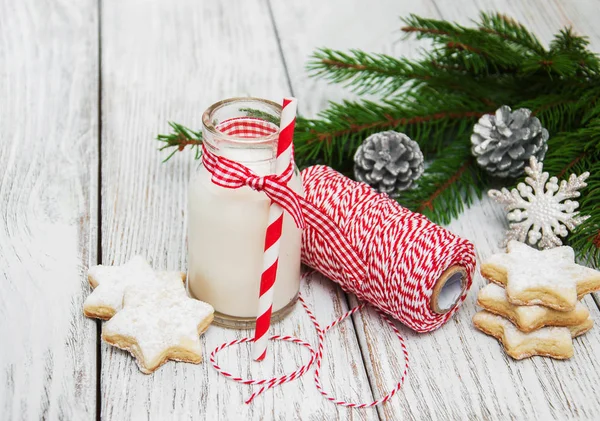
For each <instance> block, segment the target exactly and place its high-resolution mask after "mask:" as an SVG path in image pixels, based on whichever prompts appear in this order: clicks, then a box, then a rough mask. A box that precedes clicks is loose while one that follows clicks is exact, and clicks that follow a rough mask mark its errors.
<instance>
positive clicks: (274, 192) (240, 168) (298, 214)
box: [202, 144, 305, 229]
mask: <svg viewBox="0 0 600 421" xmlns="http://www.w3.org/2000/svg"><path fill="white" fill-rule="evenodd" d="M202 163H203V164H204V167H205V168H206V169H207V170H208V172H209V173H210V174H211V180H212V182H213V183H214V184H216V185H217V186H221V187H225V188H227V189H239V188H240V187H244V186H248V187H250V188H251V189H253V190H256V191H261V192H264V193H265V194H266V195H267V196H268V197H269V199H271V200H272V201H273V202H275V203H277V204H278V205H279V206H281V207H282V208H283V209H284V210H285V211H286V212H287V213H288V214H290V216H291V217H292V218H293V220H294V222H295V224H296V225H297V226H298V228H300V229H304V227H305V222H304V216H303V215H302V207H301V205H300V201H299V196H298V195H297V194H296V193H295V192H294V191H293V190H292V189H291V188H289V187H288V185H287V183H288V182H289V181H290V180H291V179H292V175H294V163H293V161H292V162H290V165H289V166H288V167H287V169H286V170H285V171H284V172H283V173H282V174H281V175H275V174H271V175H265V176H262V177H261V176H259V175H257V174H256V173H255V172H254V171H252V170H250V169H249V168H248V167H246V166H244V165H242V164H240V163H239V162H236V161H233V160H231V159H227V158H225V157H222V156H216V155H215V154H213V153H211V152H210V151H209V150H208V148H207V147H206V146H205V145H204V144H203V145H202Z"/></svg>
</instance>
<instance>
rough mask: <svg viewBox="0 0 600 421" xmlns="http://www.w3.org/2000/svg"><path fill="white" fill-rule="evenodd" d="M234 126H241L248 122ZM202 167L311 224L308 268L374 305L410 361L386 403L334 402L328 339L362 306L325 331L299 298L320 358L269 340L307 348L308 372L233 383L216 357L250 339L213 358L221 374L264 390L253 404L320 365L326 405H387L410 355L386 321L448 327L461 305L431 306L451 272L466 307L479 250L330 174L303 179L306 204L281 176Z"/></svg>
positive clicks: (312, 170) (232, 166)
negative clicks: (327, 370) (457, 271)
mask: <svg viewBox="0 0 600 421" xmlns="http://www.w3.org/2000/svg"><path fill="white" fill-rule="evenodd" d="M236 123H239V124H243V119H242V120H241V121H237V122H236ZM253 124H255V123H253ZM236 130H238V131H243V130H244V129H243V128H241V129H240V128H238V129H236ZM203 159H204V162H205V166H206V167H207V169H208V170H209V171H210V172H211V173H212V179H213V182H215V183H216V184H219V185H221V186H223V187H228V188H238V187H241V186H243V185H246V186H250V187H252V188H254V189H256V190H260V191H264V192H265V193H266V194H267V195H268V196H269V197H270V198H271V199H272V200H273V201H277V200H281V203H280V204H281V206H282V207H283V208H284V209H285V210H286V211H287V212H288V213H290V215H291V216H292V218H294V221H295V222H296V224H297V225H298V226H299V227H303V226H304V225H305V224H306V228H305V231H304V233H303V236H302V261H303V262H304V263H305V264H306V265H308V266H310V267H312V268H314V269H316V270H317V271H319V272H321V273H322V274H324V275H326V276H327V277H328V278H330V279H332V280H333V281H335V282H337V283H339V284H340V285H341V287H342V288H343V289H344V290H345V291H347V292H351V293H353V294H355V295H356V296H357V297H358V298H359V299H361V300H363V301H365V302H368V303H370V304H371V305H373V306H374V307H375V308H376V309H377V310H378V311H379V312H380V314H381V315H382V317H384V319H385V320H386V321H387V322H388V324H389V326H390V327H391V328H392V329H393V330H394V332H395V333H396V335H397V336H398V339H399V340H400V343H401V346H402V350H403V353H404V358H405V369H404V373H403V375H402V379H401V380H400V382H399V383H398V384H397V385H396V387H395V388H394V389H393V390H392V391H391V392H389V393H388V394H386V395H385V396H383V397H382V398H380V399H378V400H376V401H374V402H370V403H363V404H356V403H351V402H346V401H344V400H339V399H336V398H334V397H331V396H330V395H329V394H328V393H327V392H326V391H324V390H323V388H322V386H321V383H320V380H319V377H320V364H321V358H322V355H323V342H324V341H323V338H324V335H325V333H326V332H327V331H328V330H329V329H331V328H332V327H334V326H335V325H337V324H338V323H340V322H341V321H342V320H344V319H346V318H347V317H349V316H350V315H352V314H353V313H354V312H356V311H358V310H359V309H360V308H362V307H363V306H364V304H363V305H361V306H359V307H357V308H354V309H352V310H350V311H348V312H347V313H345V314H344V315H342V316H341V317H340V318H338V319H337V320H335V321H334V322H333V323H331V324H330V325H329V326H327V327H325V328H324V329H322V328H321V327H320V325H319V323H318V322H317V320H316V319H315V317H314V315H313V314H312V312H310V310H309V309H308V307H307V306H306V303H305V302H304V300H303V299H302V298H300V300H301V302H302V305H303V306H304V308H305V310H306V312H307V314H308V315H309V317H310V319H311V321H312V322H313V324H314V325H315V328H316V330H317V334H318V338H319V339H318V347H317V351H316V352H315V351H314V350H313V348H312V347H311V345H310V344H308V343H307V342H305V341H303V340H301V339H298V338H294V337H291V336H281V335H276V336H272V337H271V338H270V339H273V340H285V341H290V342H294V343H298V344H300V345H302V346H305V347H307V348H308V349H309V350H310V352H311V357H310V359H309V361H308V363H307V364H305V365H304V366H302V367H300V368H298V369H297V370H296V371H294V372H293V373H291V374H287V375H283V376H279V377H273V378H270V379H264V380H252V379H243V378H239V377H235V376H234V375H232V374H231V373H228V372H225V371H223V370H222V369H221V368H220V367H219V366H218V365H217V364H216V361H215V355H216V353H217V352H219V351H220V350H222V349H224V348H226V347H228V346H231V345H235V344H239V343H242V342H249V341H252V340H253V339H252V338H244V339H239V340H236V341H232V342H229V343H226V344H223V345H221V346H219V347H218V348H217V349H215V350H214V351H213V352H212V353H211V357H210V360H211V363H212V364H213V366H214V367H215V369H217V370H218V371H219V372H220V373H222V374H223V375H225V376H227V377H229V378H231V379H233V380H235V381H238V382H241V383H243V384H250V385H260V386H261V388H260V389H259V390H258V391H256V392H255V393H254V394H252V395H251V396H250V398H249V399H248V401H247V403H249V402H251V401H252V399H254V398H255V397H256V396H258V395H260V394H261V393H263V392H264V391H265V390H268V389H270V388H271V387H274V386H276V385H279V384H281V383H285V382H288V381H291V380H294V379H296V378H298V377H299V376H301V375H302V374H304V373H305V372H306V371H308V370H309V369H310V367H311V366H312V364H314V363H315V362H316V370H315V384H316V386H317V389H318V390H319V391H320V392H321V394H322V395H323V396H325V397H326V398H327V399H328V400H330V401H332V402H334V403H336V404H338V405H343V406H348V407H360V408H365V407H371V406H375V405H378V404H380V403H383V402H386V401H387V400H389V399H390V398H391V397H392V396H394V394H395V393H396V392H397V391H398V390H399V388H400V387H401V385H402V383H403V381H404V378H405V375H406V371H407V369H408V355H407V352H406V347H405V345H404V341H403V339H402V337H401V335H400V332H398V330H397V329H396V327H395V326H394V324H393V323H392V322H391V321H390V320H389V319H388V318H387V316H386V315H390V316H392V317H393V318H395V319H397V320H399V321H401V322H402V323H403V324H405V325H406V326H408V327H410V328H411V329H413V330H415V331H417V332H429V331H432V330H434V329H437V328H438V327H440V326H441V325H443V324H444V323H445V322H446V321H447V320H448V319H449V318H450V317H452V315H453V314H454V313H455V312H456V311H457V310H458V307H459V305H456V306H454V307H453V308H452V310H450V311H449V312H447V313H444V314H438V313H435V312H434V311H433V310H432V309H431V306H430V301H431V296H432V293H433V288H434V285H435V282H436V281H437V280H438V279H439V278H440V276H441V275H442V273H443V272H444V271H445V270H446V269H447V268H449V267H451V266H454V265H457V266H461V267H462V268H464V269H465V272H466V283H467V285H466V288H465V291H464V292H463V294H462V295H461V297H460V298H459V301H458V304H460V303H462V301H464V299H465V297H466V294H467V291H468V289H469V287H470V286H471V282H472V276H473V271H474V269H475V252H474V247H473V245H472V244H471V243H470V242H469V241H467V240H465V239H462V238H460V237H458V236H456V235H454V234H452V233H450V232H449V231H447V230H445V229H444V228H442V227H439V226H437V225H435V224H433V223H432V222H430V221H429V220H428V219H427V218H425V217H424V216H422V215H420V214H416V213H413V212H411V211H409V210H407V209H405V208H403V207H401V206H400V205H398V203H397V202H396V201H394V200H390V199H389V198H388V197H387V196H386V195H384V194H377V193H375V192H374V191H373V190H372V189H371V188H370V187H368V186H367V185H365V184H362V183H357V182H354V181H352V180H350V179H348V178H347V177H344V176H343V175H341V174H339V173H338V172H336V171H334V170H333V169H331V168H329V167H325V166H313V167H309V168H307V169H305V170H304V171H302V179H303V184H304V190H305V198H304V199H303V198H301V197H298V196H296V195H295V194H294V193H293V191H291V190H290V189H289V188H287V186H286V185H285V183H287V181H288V180H289V179H290V178H291V174H290V175H289V177H290V178H287V180H286V179H285V178H282V177H280V176H266V177H259V176H257V175H255V174H253V173H252V172H251V171H250V170H248V169H247V168H245V167H243V166H241V165H240V164H237V163H235V162H233V161H230V160H226V159H224V158H220V157H219V158H217V157H215V156H214V155H212V153H210V151H208V150H206V149H205V150H204V157H203ZM207 162H208V165H207ZM239 167H242V168H239ZM290 167H291V168H292V169H293V163H290ZM278 203H279V202H278ZM286 206H287V207H286ZM298 208H300V210H301V214H300V216H298V214H296V212H297V211H298Z"/></svg>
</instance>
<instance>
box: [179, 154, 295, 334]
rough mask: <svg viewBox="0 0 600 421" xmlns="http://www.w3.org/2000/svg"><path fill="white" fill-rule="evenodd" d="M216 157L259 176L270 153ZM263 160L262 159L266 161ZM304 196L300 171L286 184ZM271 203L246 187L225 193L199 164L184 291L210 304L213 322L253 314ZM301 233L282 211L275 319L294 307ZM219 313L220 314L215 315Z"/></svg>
mask: <svg viewBox="0 0 600 421" xmlns="http://www.w3.org/2000/svg"><path fill="white" fill-rule="evenodd" d="M219 154H220V155H222V156H225V157H227V158H229V159H234V160H237V161H239V162H242V163H243V164H244V165H246V166H247V167H249V168H250V169H252V170H253V171H254V172H256V173H258V174H259V175H267V174H269V173H270V172H271V167H272V166H273V160H272V159H270V158H271V156H270V155H272V150H266V149H250V148H248V149H246V148H242V149H240V148H236V149H233V148H232V149H227V148H224V149H221V150H220V151H219ZM265 158H266V159H265ZM289 185H290V187H291V188H292V189H294V191H296V192H298V193H300V194H302V181H301V179H300V175H299V174H298V173H296V174H295V176H294V177H293V178H292V180H291V181H290V183H289ZM269 203H270V201H269V199H268V198H267V196H266V195H265V194H264V193H260V192H256V191H254V190H252V189H250V188H249V187H242V188H239V189H235V190H234V189H226V188H223V187H219V186H216V185H215V184H213V183H212V182H211V180H210V173H208V171H207V170H206V169H205V168H204V167H203V166H201V167H200V168H199V170H198V172H197V174H196V176H195V177H194V178H193V179H192V181H191V182H190V187H189V193H188V288H189V292H190V294H191V295H192V296H193V297H195V298H198V299H199V300H202V301H205V302H207V303H209V304H211V305H212V306H213V307H214V308H215V310H216V312H217V313H216V314H215V320H216V321H217V322H221V323H222V324H228V325H233V326H235V324H232V323H228V321H231V319H233V320H235V319H237V318H248V319H249V320H248V321H247V322H248V323H250V324H251V323H252V321H251V320H250V318H252V319H253V318H255V317H256V316H257V310H258V294H259V286H260V278H261V274H262V264H263V249H264V241H265V231H266V228H267V218H268V213H269ZM300 242H301V231H300V229H298V228H297V227H296V225H295V224H294V221H293V219H292V218H291V217H290V216H289V215H288V214H287V213H286V214H285V215H284V222H283V234H282V238H281V250H280V255H279V267H278V271H277V280H276V282H275V287H274V288H275V290H274V299H273V315H274V317H277V315H276V312H277V311H279V310H282V309H284V308H285V307H286V306H287V305H288V304H290V305H292V304H293V303H294V302H295V300H296V298H297V295H298V290H299V286H300V246H301V243H300ZM219 313H220V314H219Z"/></svg>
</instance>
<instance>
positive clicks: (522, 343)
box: [473, 241, 600, 360]
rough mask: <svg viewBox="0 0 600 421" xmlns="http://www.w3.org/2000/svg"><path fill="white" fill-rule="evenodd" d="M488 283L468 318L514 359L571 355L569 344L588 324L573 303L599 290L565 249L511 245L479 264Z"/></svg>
mask: <svg viewBox="0 0 600 421" xmlns="http://www.w3.org/2000/svg"><path fill="white" fill-rule="evenodd" d="M481 274H482V276H483V277H484V278H486V279H488V280H489V281H491V283H490V284H488V285H486V286H485V287H484V288H482V289H481V291H479V294H478V297H477V303H478V304H479V306H481V307H483V308H484V311H480V312H478V313H477V314H475V316H473V323H474V324H475V327H477V328H478V329H479V330H481V331H482V332H484V333H486V334H488V335H491V336H494V337H495V338H496V339H498V340H499V341H501V342H502V344H503V345H504V349H505V350H506V353H507V354H508V355H510V356H511V357H512V358H515V359H518V360H520V359H523V358H527V357H531V356H533V355H541V356H546V357H552V358H557V359H566V358H570V357H572V356H573V340H572V338H575V337H576V336H579V335H582V334H584V333H585V332H587V331H588V330H590V329H591V328H592V326H593V324H594V322H593V320H592V319H591V318H590V314H589V311H588V310H587V308H586V307H585V306H584V305H583V304H582V303H580V302H579V301H578V300H579V299H581V298H582V297H583V296H584V295H585V294H588V293H590V292H593V291H598V290H599V289H600V272H598V271H596V270H593V269H590V268H587V267H585V266H581V265H578V264H576V263H575V256H574V253H573V249H572V248H571V247H557V248H554V249H550V250H543V251H539V250H536V249H534V248H532V247H529V246H527V245H525V244H523V243H520V242H517V241H511V242H509V243H508V247H507V253H501V254H495V255H493V256H491V257H490V258H489V259H488V260H487V261H486V262H485V263H483V265H482V266H481Z"/></svg>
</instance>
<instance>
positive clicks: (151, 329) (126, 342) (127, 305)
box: [102, 272, 214, 374]
mask: <svg viewBox="0 0 600 421" xmlns="http://www.w3.org/2000/svg"><path fill="white" fill-rule="evenodd" d="M158 279H159V281H160V282H161V284H162V286H161V287H160V288H155V287H152V288H148V287H147V286H146V285H144V284H134V285H129V286H128V288H127V290H126V291H125V297H124V300H123V308H122V310H120V311H119V312H117V313H116V314H115V315H114V316H113V317H112V318H111V319H110V320H109V321H108V322H106V323H105V324H104V326H103V329H102V339H103V340H105V341H106V342H107V343H109V344H111V345H114V346H116V347H118V348H121V349H124V350H127V351H129V352H131V354H132V355H133V356H134V357H135V358H136V361H137V363H138V366H139V368H140V370H141V371H142V372H144V373H146V374H149V373H152V372H153V371H154V370H156V369H157V368H158V367H160V366H161V365H162V364H164V363H165V362H166V361H167V360H177V361H184V362H190V363H195V364H198V363H199V362H201V361H202V355H201V348H200V338H199V335H200V334H202V333H203V332H204V331H205V330H206V329H207V328H208V326H209V325H210V323H211V322H212V320H213V313H214V309H213V308H212V306H210V305H209V304H207V303H204V302H202V301H199V300H195V299H193V298H189V297H188V296H187V293H186V291H185V287H184V286H183V283H182V282H181V277H180V274H179V273H178V272H167V273H161V274H159V276H158Z"/></svg>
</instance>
